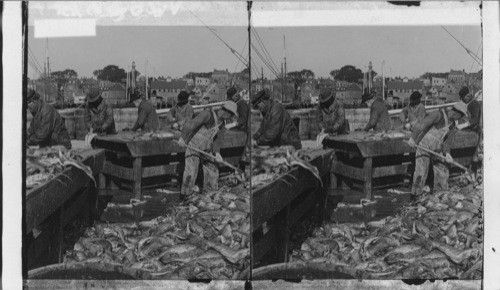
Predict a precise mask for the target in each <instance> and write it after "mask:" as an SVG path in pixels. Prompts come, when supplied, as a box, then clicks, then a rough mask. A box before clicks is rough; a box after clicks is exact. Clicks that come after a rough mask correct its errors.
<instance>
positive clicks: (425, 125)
mask: <svg viewBox="0 0 500 290" xmlns="http://www.w3.org/2000/svg"><path fill="white" fill-rule="evenodd" d="M439 118H441V112H440V111H439V110H436V111H433V112H431V113H430V114H429V115H427V117H425V118H424V119H423V120H422V121H421V122H419V123H418V124H417V125H416V126H413V129H412V138H413V140H415V143H416V144H418V143H419V142H420V140H422V138H424V136H425V134H427V132H429V130H430V129H431V127H432V126H434V124H436V123H437V122H438V121H439Z"/></svg>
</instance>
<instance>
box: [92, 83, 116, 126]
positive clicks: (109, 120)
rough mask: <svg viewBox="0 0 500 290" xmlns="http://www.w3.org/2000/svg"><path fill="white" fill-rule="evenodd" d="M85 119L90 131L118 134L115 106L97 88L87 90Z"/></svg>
mask: <svg viewBox="0 0 500 290" xmlns="http://www.w3.org/2000/svg"><path fill="white" fill-rule="evenodd" d="M84 120H85V127H86V128H87V131H89V132H90V133H98V134H116V129H115V119H114V117H113V107H112V106H111V105H110V104H109V103H108V102H107V101H106V100H104V99H103V98H102V97H101V93H100V92H99V90H98V89H96V88H91V89H89V90H88V91H87V102H86V104H85V115H84Z"/></svg>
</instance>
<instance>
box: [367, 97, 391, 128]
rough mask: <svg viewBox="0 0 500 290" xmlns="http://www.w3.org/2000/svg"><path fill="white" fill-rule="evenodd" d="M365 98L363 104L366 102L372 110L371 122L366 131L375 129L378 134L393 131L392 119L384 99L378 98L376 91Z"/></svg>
mask: <svg viewBox="0 0 500 290" xmlns="http://www.w3.org/2000/svg"><path fill="white" fill-rule="evenodd" d="M363 97H364V99H363V102H366V104H367V105H368V107H369V108H370V120H369V121H368V124H366V127H365V131H366V132H368V131H370V129H373V131H376V132H387V131H389V130H391V129H392V123H391V119H390V118H389V112H388V111H387V107H386V106H385V103H384V101H383V100H382V98H381V97H378V96H377V94H376V92H375V91H372V93H371V94H369V95H364V96H363Z"/></svg>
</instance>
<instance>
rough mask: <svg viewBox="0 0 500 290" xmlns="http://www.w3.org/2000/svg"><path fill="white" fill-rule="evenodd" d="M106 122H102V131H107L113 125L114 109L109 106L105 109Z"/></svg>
mask: <svg viewBox="0 0 500 290" xmlns="http://www.w3.org/2000/svg"><path fill="white" fill-rule="evenodd" d="M104 112H105V113H104V120H103V122H102V128H101V130H103V131H107V130H108V129H109V128H110V127H111V125H113V120H114V118H113V108H112V107H111V106H110V105H109V104H106V105H105V108H104Z"/></svg>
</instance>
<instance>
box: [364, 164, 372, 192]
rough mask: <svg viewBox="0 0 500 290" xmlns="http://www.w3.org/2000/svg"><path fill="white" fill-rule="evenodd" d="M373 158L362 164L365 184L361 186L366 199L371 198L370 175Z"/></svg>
mask: <svg viewBox="0 0 500 290" xmlns="http://www.w3.org/2000/svg"><path fill="white" fill-rule="evenodd" d="M372 165H373V158H371V157H368V158H366V159H365V161H364V162H363V170H364V172H365V184H364V186H363V188H364V192H365V196H366V198H371V197H372V173H373V167H372Z"/></svg>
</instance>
